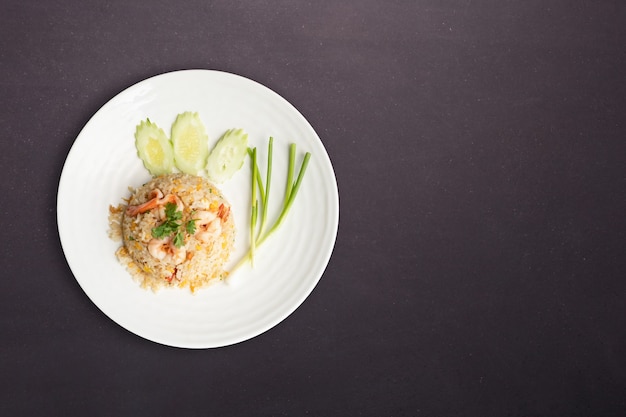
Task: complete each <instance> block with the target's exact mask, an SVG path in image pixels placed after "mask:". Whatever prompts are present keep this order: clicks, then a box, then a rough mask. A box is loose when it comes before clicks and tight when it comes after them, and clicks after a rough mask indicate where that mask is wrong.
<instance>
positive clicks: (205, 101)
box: [57, 70, 339, 348]
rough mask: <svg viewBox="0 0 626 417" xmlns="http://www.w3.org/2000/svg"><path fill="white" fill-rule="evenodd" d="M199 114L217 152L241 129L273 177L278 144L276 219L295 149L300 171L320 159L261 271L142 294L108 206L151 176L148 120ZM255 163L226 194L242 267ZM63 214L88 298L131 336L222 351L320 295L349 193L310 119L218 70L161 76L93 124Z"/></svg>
mask: <svg viewBox="0 0 626 417" xmlns="http://www.w3.org/2000/svg"><path fill="white" fill-rule="evenodd" d="M184 111H194V112H198V113H199V115H200V118H201V119H202V120H203V122H204V124H205V126H206V128H207V132H208V134H209V146H210V147H212V146H213V144H214V143H215V142H216V141H217V140H218V139H219V138H220V137H221V135H222V134H223V133H224V132H225V131H226V130H228V129H231V128H243V129H244V130H245V131H246V132H247V133H248V135H249V138H248V140H249V145H250V146H251V147H254V146H256V147H257V152H258V155H259V156H258V159H259V166H260V168H261V169H262V172H265V166H266V159H265V158H266V156H267V143H268V140H269V137H270V136H272V137H273V138H274V153H273V164H272V167H273V171H272V188H271V193H270V201H269V204H268V206H269V219H270V221H272V220H273V219H275V218H276V217H277V215H278V212H279V206H281V205H282V201H283V196H284V192H285V187H286V177H287V163H288V147H289V144H290V143H295V144H296V145H297V159H296V164H297V166H296V170H299V167H300V163H301V161H302V158H303V155H304V153H305V152H310V153H311V155H312V156H311V159H310V162H309V165H308V168H307V171H306V175H305V177H304V180H303V182H302V184H301V186H300V190H299V193H298V194H297V198H296V200H295V202H294V204H293V206H292V208H291V211H290V212H289V214H288V216H287V218H286V220H285V221H284V222H283V224H282V226H281V227H280V228H279V229H278V230H277V232H276V233H275V234H274V235H272V237H271V238H270V239H268V240H267V241H265V243H264V244H263V245H262V246H261V247H260V248H258V249H257V255H256V258H255V264H254V267H251V266H250V265H249V264H248V265H245V266H243V267H241V268H240V269H238V270H236V271H235V272H234V273H233V274H232V275H231V276H230V277H229V279H228V280H227V281H226V282H218V283H216V284H214V285H211V286H209V287H207V288H204V289H201V290H198V291H197V292H196V293H195V294H191V293H190V292H189V290H187V289H184V290H182V289H164V290H161V291H159V292H157V293H153V292H152V291H150V290H144V289H141V288H140V287H139V285H138V284H137V283H136V282H135V281H134V280H133V279H132V278H131V276H130V275H129V273H128V272H127V271H126V269H125V268H124V267H123V266H121V265H120V264H119V263H118V262H117V259H116V257H115V255H114V253H115V251H116V249H117V248H118V247H119V246H120V243H119V242H114V241H112V240H111V239H109V237H108V234H107V233H108V228H109V226H108V209H109V206H110V205H114V206H116V205H118V204H119V203H121V202H122V199H123V198H125V197H128V195H129V191H128V187H129V186H131V187H138V186H140V185H141V184H143V183H145V182H147V181H148V180H149V179H150V175H149V173H148V172H147V170H146V169H145V168H144V167H143V164H142V162H141V160H140V159H139V158H138V157H137V153H136V150H135V147H134V142H135V140H134V132H135V127H136V126H137V124H138V123H139V122H140V121H141V120H145V119H146V118H150V120H151V121H152V122H154V123H156V124H157V125H159V126H160V127H161V128H162V129H163V130H164V131H165V132H167V133H168V134H169V129H170V127H171V125H172V122H173V121H174V119H175V118H176V116H177V114H178V113H182V112H184ZM250 171H251V169H250V163H249V160H248V158H247V160H246V162H245V164H244V166H243V167H242V169H241V170H239V171H238V172H237V173H236V174H235V175H234V176H233V178H232V179H231V180H229V181H228V182H227V183H225V184H222V185H221V187H220V188H221V190H222V191H223V193H224V194H225V196H226V198H227V199H228V200H229V201H230V203H231V205H232V213H233V215H234V216H235V217H234V218H235V224H236V227H237V242H236V246H235V252H234V254H233V258H232V259H231V261H230V265H229V266H232V265H233V264H234V263H236V261H237V260H238V259H239V258H240V257H241V256H243V255H244V253H245V252H246V251H247V249H248V248H249V239H248V236H249V216H250V200H251V199H250ZM57 219H58V226H59V235H60V238H61V244H62V246H63V251H64V252H65V256H66V258H67V261H68V264H69V266H70V268H71V270H72V272H73V274H74V276H75V277H76V280H77V281H78V283H79V284H80V286H81V287H82V289H83V290H84V291H85V293H86V294H87V296H88V297H89V298H90V299H91V300H92V301H93V302H94V304H95V305H96V306H98V308H100V310H102V311H103V312H104V313H105V314H106V315H107V316H109V317H110V318H111V319H112V320H114V321H115V322H117V323H118V324H119V325H121V326H122V327H124V328H126V329H127V330H129V331H131V332H133V333H135V334H137V335H139V336H141V337H144V338H146V339H148V340H152V341H154V342H157V343H161V344H164V345H169V346H176V347H183V348H212V347H220V346H226V345H230V344H234V343H238V342H242V341H244V340H247V339H250V338H252V337H255V336H257V335H259V334H261V333H263V332H265V331H267V330H268V329H270V328H272V327H273V326H275V325H276V324H278V323H279V322H281V321H282V320H283V319H285V318H286V317H287V316H288V315H289V314H291V313H292V312H293V311H294V310H295V309H296V308H297V307H298V306H299V305H300V304H301V303H302V302H303V301H304V300H305V298H306V297H307V296H308V295H309V294H310V293H311V291H312V290H313V288H314V287H315V285H316V284H317V283H318V281H319V279H320V278H321V276H322V274H323V272H324V270H325V268H326V266H327V264H328V261H329V259H330V256H331V253H332V250H333V247H334V244H335V239H336V235H337V227H338V223H339V196H338V192H337V182H336V179H335V174H334V171H333V168H332V165H331V163H330V159H329V157H328V154H327V152H326V150H325V149H324V146H323V145H322V142H321V141H320V139H319V137H318V136H317V134H316V133H315V131H314V130H313V128H312V127H311V125H310V124H309V123H308V122H307V121H306V119H305V118H304V117H303V116H302V115H301V114H300V113H299V112H298V110H296V109H295V108H294V107H293V106H292V105H291V104H289V103H288V102H287V101H286V100H285V99H283V98H282V97H280V96H279V95H278V94H276V93H275V92H273V91H272V90H270V89H268V88H267V87H264V86H263V85H261V84H258V83H256V82H254V81H251V80H249V79H247V78H243V77H241V76H237V75H233V74H229V73H224V72H219V71H209V70H186V71H176V72H171V73H166V74H162V75H158V76H155V77H152V78H149V79H147V80H144V81H142V82H139V83H138V84H135V85H133V86H132V87H130V88H128V89H126V90H124V91H123V92H121V93H120V94H118V95H117V96H116V97H114V98H113V99H111V100H110V101H109V102H108V103H106V104H105V105H104V106H103V107H102V108H101V109H100V110H99V111H98V112H97V113H96V114H95V115H94V116H93V117H92V118H91V120H89V122H88V123H87V124H86V125H85V127H84V128H83V130H82V131H81V132H80V134H79V135H78V137H77V138H76V141H75V143H74V145H73V146H72V148H71V150H70V152H69V154H68V156H67V160H66V161H65V165H64V167H63V172H62V174H61V179H60V182H59V189H58V196H57Z"/></svg>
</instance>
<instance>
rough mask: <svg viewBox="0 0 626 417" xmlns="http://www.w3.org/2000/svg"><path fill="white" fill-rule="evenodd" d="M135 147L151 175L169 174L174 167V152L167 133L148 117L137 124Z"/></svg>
mask: <svg viewBox="0 0 626 417" xmlns="http://www.w3.org/2000/svg"><path fill="white" fill-rule="evenodd" d="M135 147H136V148H137V155H139V158H141V160H142V161H143V165H144V166H145V167H146V169H147V170H148V171H149V172H150V174H152V175H153V176H158V175H163V174H169V173H171V172H172V169H173V168H174V153H173V151H172V144H171V142H170V140H169V139H168V138H167V135H166V134H165V132H164V131H163V129H161V128H160V127H158V126H157V125H156V124H154V123H152V122H151V121H150V119H146V120H144V121H142V122H141V123H139V124H138V125H137V129H136V130H135Z"/></svg>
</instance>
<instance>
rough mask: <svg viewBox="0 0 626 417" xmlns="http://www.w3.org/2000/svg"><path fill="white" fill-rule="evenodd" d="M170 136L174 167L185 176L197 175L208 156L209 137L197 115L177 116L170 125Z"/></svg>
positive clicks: (183, 114)
mask: <svg viewBox="0 0 626 417" xmlns="http://www.w3.org/2000/svg"><path fill="white" fill-rule="evenodd" d="M171 136H172V145H173V147H174V163H175V164H176V167H177V168H178V169H180V170H181V171H182V172H184V173H186V174H191V175H198V173H199V172H200V171H201V170H202V169H203V168H204V166H205V164H206V160H207V157H208V156H209V145H208V140H209V137H208V135H207V133H206V129H205V128H204V124H203V123H202V120H200V116H199V115H198V113H195V112H193V113H192V112H185V113H181V114H179V115H178V116H177V117H176V120H175V121H174V124H172V134H171Z"/></svg>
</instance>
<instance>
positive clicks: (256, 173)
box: [231, 138, 311, 273]
mask: <svg viewBox="0 0 626 417" xmlns="http://www.w3.org/2000/svg"><path fill="white" fill-rule="evenodd" d="M296 150H297V149H296V144H295V143H292V144H291V145H290V146H289V165H288V167H287V182H286V185H285V195H284V198H283V204H282V209H281V211H280V214H279V215H278V217H277V218H276V220H275V221H274V224H273V225H272V226H271V227H269V229H267V231H266V230H265V229H266V227H265V226H266V221H267V210H268V207H269V194H270V193H269V190H270V184H271V180H272V154H273V138H270V139H269V143H268V151H267V153H268V155H267V161H268V162H267V172H266V178H265V184H263V178H262V177H261V173H260V170H259V167H258V164H257V149H256V148H253V149H248V155H249V156H250V158H251V159H252V170H251V175H252V178H251V185H252V186H251V188H252V190H251V197H252V202H251V211H250V249H249V250H248V252H247V253H246V254H245V255H244V256H243V258H241V260H240V261H239V262H238V263H237V264H236V265H235V266H234V267H233V269H232V270H231V273H232V272H234V271H235V270H237V269H238V268H239V267H240V266H242V265H243V264H245V263H246V262H247V261H250V263H251V265H252V266H253V267H254V256H255V253H256V250H257V249H258V247H259V246H261V244H262V243H263V242H265V241H266V240H267V239H268V238H269V237H270V236H272V234H274V233H275V232H276V230H278V228H279V227H280V226H281V224H282V223H283V221H284V220H285V218H286V217H287V214H288V213H289V210H290V209H291V207H292V205H293V202H294V201H295V199H296V195H297V194H298V190H299V189H300V185H301V184H302V180H303V178H304V174H305V172H306V169H307V167H308V164H309V160H310V159H311V153H310V152H306V153H305V154H304V159H303V160H302V164H301V166H300V171H299V172H298V176H297V177H296V180H295V182H294V180H293V177H294V173H295V166H296ZM257 189H258V192H259V194H260V197H261V199H260V201H261V205H262V207H261V223H260V226H258V225H257V220H258V216H259V200H258V199H257ZM257 227H258V231H257Z"/></svg>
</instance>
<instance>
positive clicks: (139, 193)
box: [109, 174, 235, 292]
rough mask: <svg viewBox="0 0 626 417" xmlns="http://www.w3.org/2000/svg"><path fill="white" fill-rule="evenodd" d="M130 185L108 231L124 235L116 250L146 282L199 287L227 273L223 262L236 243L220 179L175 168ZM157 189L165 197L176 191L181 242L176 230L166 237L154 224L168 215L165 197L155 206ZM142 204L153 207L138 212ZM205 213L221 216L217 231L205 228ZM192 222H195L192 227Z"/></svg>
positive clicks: (117, 236)
mask: <svg viewBox="0 0 626 417" xmlns="http://www.w3.org/2000/svg"><path fill="white" fill-rule="evenodd" d="M155 190H158V191H155ZM130 191H131V196H130V198H129V199H128V200H127V204H120V205H118V206H117V207H113V206H111V207H110V208H109V225H110V231H109V236H110V237H111V238H112V239H115V240H121V241H122V243H123V245H122V246H121V247H120V248H119V249H118V250H117V252H116V256H117V258H118V260H119V261H120V262H121V263H122V264H123V265H125V266H126V268H127V269H128V271H129V272H130V273H131V275H132V276H133V278H134V279H135V280H136V281H138V282H139V283H140V285H141V286H142V287H143V288H150V289H152V290H153V291H157V290H159V289H161V288H164V287H180V288H184V287H188V288H189V289H190V290H191V291H192V292H194V291H195V290H197V289H199V288H202V287H205V286H206V285H208V284H210V283H211V282H213V281H215V280H220V279H224V278H225V277H226V275H227V272H226V271H225V270H224V265H225V263H226V262H227V261H228V259H229V257H230V254H231V252H232V249H233V246H234V241H235V225H234V221H233V216H232V215H231V214H230V204H229V203H228V201H226V199H225V198H224V196H223V195H222V193H221V192H220V190H219V189H218V188H217V187H216V186H215V185H213V184H212V183H211V182H209V181H208V180H207V179H205V178H202V177H197V176H192V175H186V174H170V175H163V176H160V177H156V178H154V179H152V180H151V181H150V182H148V183H146V184H144V185H142V186H141V187H139V188H137V189H132V188H131V189H130ZM157 193H159V194H160V196H162V197H163V198H164V199H165V198H167V197H170V199H171V198H173V197H172V196H175V197H177V199H176V204H177V210H176V211H177V212H181V213H182V214H178V217H180V219H179V220H176V222H177V223H178V224H179V225H180V227H179V228H178V231H179V232H180V233H181V235H182V238H183V240H182V242H181V241H179V242H178V246H176V245H174V240H173V237H174V236H175V233H173V234H172V235H171V236H168V237H165V238H163V237H159V238H157V237H155V235H154V229H155V228H157V227H158V226H159V225H162V224H163V223H164V222H166V221H167V216H166V215H164V212H165V210H164V208H165V204H164V203H163V204H158V205H156V206H155V207H152V206H151V202H153V201H152V200H154V198H155V195H156V194H157ZM142 204H144V208H146V207H145V206H146V204H147V205H148V206H149V207H152V208H150V209H147V210H145V211H143V212H139V213H137V210H135V212H133V210H132V209H133V208H137V207H138V206H140V205H142ZM153 205H154V204H153ZM207 212H209V213H207ZM201 214H205V215H207V214H208V217H209V218H210V219H217V221H218V223H219V224H218V227H217V229H216V228H215V227H213V230H212V233H204V234H202V233H201V232H203V231H205V230H206V229H204V228H206V226H207V225H206V224H205V225H202V224H201V223H202V222H201V220H200V219H201V217H202V216H201ZM205 217H207V216H205ZM189 223H193V226H192V227H191V228H190V229H188V228H187V225H188V224H189ZM213 226H215V224H214V225H213ZM203 227H204V228H203ZM194 228H195V231H194V230H193V229H194ZM190 232H193V233H190ZM207 235H209V237H208V238H207ZM180 237H181V236H179V238H180Z"/></svg>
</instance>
